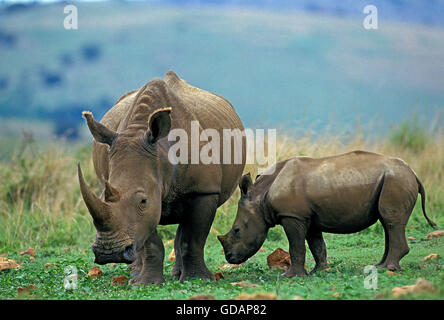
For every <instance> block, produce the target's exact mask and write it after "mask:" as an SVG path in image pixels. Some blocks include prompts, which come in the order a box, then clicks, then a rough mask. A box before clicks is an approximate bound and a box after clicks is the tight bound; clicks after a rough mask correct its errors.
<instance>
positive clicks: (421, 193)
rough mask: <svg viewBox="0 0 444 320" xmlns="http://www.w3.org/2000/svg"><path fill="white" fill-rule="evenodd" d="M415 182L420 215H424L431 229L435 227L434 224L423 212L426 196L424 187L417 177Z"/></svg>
mask: <svg viewBox="0 0 444 320" xmlns="http://www.w3.org/2000/svg"><path fill="white" fill-rule="evenodd" d="M415 176H416V174H415ZM416 181H417V182H418V193H419V194H420V195H421V205H422V213H423V214H424V218H426V220H427V222H428V223H429V225H430V226H431V227H432V228H434V227H436V223H434V222H433V221H432V220H430V219H429V217H427V214H426V210H425V202H426V195H425V190H424V186H423V185H422V183H421V181H420V180H419V178H418V177H416Z"/></svg>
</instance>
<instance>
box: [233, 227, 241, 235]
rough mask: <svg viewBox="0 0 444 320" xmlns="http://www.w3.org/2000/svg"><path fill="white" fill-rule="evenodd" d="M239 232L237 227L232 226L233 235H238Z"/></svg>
mask: <svg viewBox="0 0 444 320" xmlns="http://www.w3.org/2000/svg"><path fill="white" fill-rule="evenodd" d="M239 232H240V229H239V227H234V228H233V233H234V234H235V235H238V234H239Z"/></svg>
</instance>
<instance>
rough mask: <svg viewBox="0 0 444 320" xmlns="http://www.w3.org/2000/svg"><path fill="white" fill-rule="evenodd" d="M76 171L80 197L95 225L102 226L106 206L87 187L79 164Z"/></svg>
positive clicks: (106, 209) (105, 216)
mask: <svg viewBox="0 0 444 320" xmlns="http://www.w3.org/2000/svg"><path fill="white" fill-rule="evenodd" d="M77 169H78V174H79V183H80V191H81V192H82V197H83V200H84V201H85V204H86V206H87V208H88V210H89V213H90V214H91V216H92V217H93V219H94V221H95V222H96V223H97V224H99V225H103V224H104V222H105V221H106V219H107V216H108V214H107V213H108V209H109V208H108V205H107V204H106V203H105V202H103V201H102V200H100V199H99V198H98V197H97V196H96V195H95V194H94V192H92V191H91V189H90V188H89V187H88V185H87V184H86V182H85V179H84V178H83V174H82V169H81V168H80V164H78V165H77Z"/></svg>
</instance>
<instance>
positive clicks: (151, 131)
mask: <svg viewBox="0 0 444 320" xmlns="http://www.w3.org/2000/svg"><path fill="white" fill-rule="evenodd" d="M170 114H171V108H164V109H159V110H156V111H154V112H153V113H152V114H150V116H149V118H148V130H147V132H146V137H147V140H148V142H149V143H151V144H152V143H156V142H157V140H159V139H160V138H163V137H165V136H167V135H168V133H169V132H170V129H171V116H170Z"/></svg>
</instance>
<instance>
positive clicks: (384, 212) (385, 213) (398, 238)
mask: <svg viewBox="0 0 444 320" xmlns="http://www.w3.org/2000/svg"><path fill="white" fill-rule="evenodd" d="M401 178H402V179H401ZM410 180H411V181H410ZM415 188H416V189H415ZM417 195H418V190H417V183H416V178H415V177H414V176H413V175H412V176H410V175H406V176H403V177H397V176H390V175H388V176H386V178H385V179H384V185H383V187H382V190H381V195H380V197H379V201H378V209H379V214H380V220H381V222H382V225H383V226H384V231H385V233H386V251H385V253H384V256H383V261H382V260H381V262H380V264H379V266H380V267H383V268H388V269H389V270H401V267H400V265H399V261H400V260H401V259H402V257H404V256H405V255H406V254H407V253H408V252H409V247H408V244H407V239H406V237H405V226H406V225H407V222H408V220H409V218H410V214H411V213H412V211H413V207H414V206H415V202H416V198H417ZM387 241H388V248H387ZM384 257H385V258H384Z"/></svg>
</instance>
